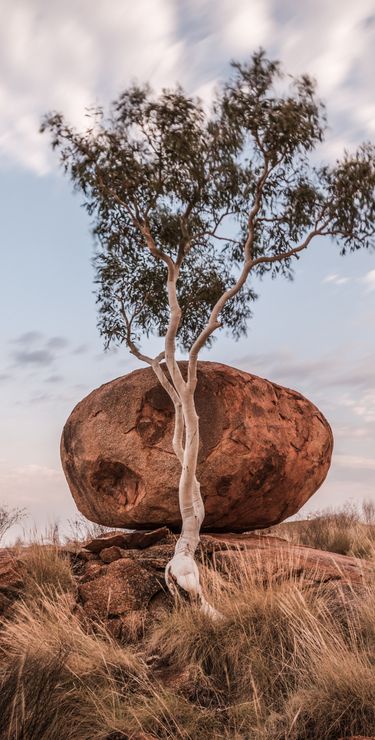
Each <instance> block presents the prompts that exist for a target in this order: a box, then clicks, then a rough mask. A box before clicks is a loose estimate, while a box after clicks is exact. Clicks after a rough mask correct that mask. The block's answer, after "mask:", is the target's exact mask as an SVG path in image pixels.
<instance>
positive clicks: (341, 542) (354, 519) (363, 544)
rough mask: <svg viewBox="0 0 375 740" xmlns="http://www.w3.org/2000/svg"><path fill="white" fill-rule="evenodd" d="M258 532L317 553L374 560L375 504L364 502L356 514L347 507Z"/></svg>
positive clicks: (355, 510)
mask: <svg viewBox="0 0 375 740" xmlns="http://www.w3.org/2000/svg"><path fill="white" fill-rule="evenodd" d="M262 532H266V533H267V532H269V533H271V534H275V535H279V536H281V537H285V538H286V539H288V540H289V541H290V542H292V543H293V544H301V545H307V546H309V547H314V548H316V549H318V550H329V551H330V552H336V553H339V554H341V555H352V556H354V557H359V558H366V559H375V503H374V502H372V501H365V502H364V503H363V505H362V508H361V509H360V510H359V509H358V508H356V507H355V506H353V505H351V504H347V505H346V506H344V507H343V508H342V509H340V510H338V511H337V510H334V509H324V510H322V511H317V512H315V513H313V514H311V515H310V516H309V517H308V518H307V519H301V520H298V518H297V519H296V520H294V521H291V522H283V523H282V524H278V525H276V526H274V527H270V528H269V529H266V530H262Z"/></svg>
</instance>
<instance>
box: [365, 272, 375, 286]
mask: <svg viewBox="0 0 375 740" xmlns="http://www.w3.org/2000/svg"><path fill="white" fill-rule="evenodd" d="M362 282H363V283H364V285H365V286H366V288H367V290H369V291H370V290H375V270H370V271H369V272H368V273H367V275H365V276H364V277H363V278H362Z"/></svg>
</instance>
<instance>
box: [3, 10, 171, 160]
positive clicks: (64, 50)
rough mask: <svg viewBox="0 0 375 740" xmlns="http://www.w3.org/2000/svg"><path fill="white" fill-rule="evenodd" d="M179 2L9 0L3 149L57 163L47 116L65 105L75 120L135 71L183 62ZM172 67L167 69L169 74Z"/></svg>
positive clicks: (10, 155) (14, 156) (146, 74)
mask: <svg viewBox="0 0 375 740" xmlns="http://www.w3.org/2000/svg"><path fill="white" fill-rule="evenodd" d="M172 31H173V5H172V3H171V2H169V1H168V0H154V2H153V3H152V13H150V3H149V0H137V2H136V3H134V4H129V3H124V2H123V0H111V4H110V8H109V7H108V4H107V3H106V2H105V0H97V2H95V3H92V2H90V0H80V2H79V3H76V2H74V0H66V2H64V3H58V2H56V1H55V2H53V0H52V2H50V3H46V2H45V1H44V0H34V1H33V2H32V3H30V2H29V1H28V0H18V2H17V3H14V2H13V0H3V2H2V3H1V10H0V62H1V68H2V83H1V87H0V120H1V130H2V132H3V133H2V135H1V137H0V151H1V152H2V155H3V158H4V159H5V161H8V164H14V163H19V164H21V165H22V166H24V167H27V168H29V169H32V170H34V171H35V172H37V173H38V174H45V173H46V172H48V170H49V168H50V161H51V159H50V155H49V146H48V142H47V140H46V137H41V136H40V135H39V133H38V130H39V125H40V120H41V117H42V115H43V114H44V113H45V112H47V111H48V110H53V109H61V110H63V111H64V112H65V114H66V116H67V118H68V119H69V120H70V121H71V122H72V123H73V124H75V125H77V126H80V127H83V126H84V125H85V123H86V119H85V108H87V107H88V106H89V105H91V104H92V103H95V101H96V100H98V98H100V99H101V98H102V97H104V99H105V100H106V101H108V100H110V99H111V98H112V97H114V95H115V94H116V93H117V91H118V89H120V88H121V87H123V86H124V84H126V83H128V82H129V81H130V80H131V79H132V78H133V77H134V76H135V75H137V76H138V75H139V77H140V78H141V79H142V78H146V79H148V78H150V77H153V78H154V79H155V80H158V78H159V77H160V71H161V72H162V75H161V76H162V77H163V76H164V77H165V73H166V74H167V75H168V74H169V73H170V71H171V69H173V68H174V67H175V65H176V62H177V58H176V54H174V53H173V47H174V39H173V37H172ZM163 68H164V73H163Z"/></svg>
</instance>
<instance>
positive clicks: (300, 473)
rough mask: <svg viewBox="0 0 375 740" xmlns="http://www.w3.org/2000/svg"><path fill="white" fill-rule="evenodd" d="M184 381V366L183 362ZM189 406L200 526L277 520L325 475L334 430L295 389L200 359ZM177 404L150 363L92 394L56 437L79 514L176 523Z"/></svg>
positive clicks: (102, 519)
mask: <svg viewBox="0 0 375 740" xmlns="http://www.w3.org/2000/svg"><path fill="white" fill-rule="evenodd" d="M179 367H180V369H181V371H182V375H183V376H184V377H185V378H186V373H187V363H179ZM195 404H196V409H197V413H198V416H199V430H200V442H199V452H198V469H197V479H198V480H199V481H200V485H201V493H202V497H203V501H204V505H205V511H206V515H205V519H204V522H203V527H202V528H203V530H205V531H210V530H211V531H212V530H216V531H218V530H221V531H237V532H241V531H245V530H250V529H256V528H260V527H267V526H270V525H272V524H276V523H278V522H280V521H283V520H284V519H286V518H287V517H288V516H291V515H292V514H294V513H295V512H297V511H298V510H299V508H300V507H301V506H302V505H303V504H304V503H305V502H306V501H307V500H308V499H309V498H310V496H311V495H312V494H313V493H314V492H315V491H316V490H317V489H318V488H319V486H320V485H321V484H322V482H323V481H324V479H325V477H326V475H327V472H328V469H329V465H330V461H331V454H332V447H333V438H332V432H331V429H330V426H329V424H328V422H327V421H326V419H325V418H324V416H323V415H322V414H321V412H320V411H319V410H318V409H317V407H316V406H314V405H313V404H312V403H311V402H310V401H308V400H307V399H306V398H304V397H303V396H302V395H301V394H300V393H297V392H296V391H293V390H290V389H288V388H283V387H282V386H279V385H276V384H275V383H271V382H270V381H268V380H264V379H262V378H259V377H257V376H254V375H250V374H249V373H246V372H243V371H241V370H236V369H234V368H231V367H228V366H226V365H222V364H218V363H213V362H200V363H199V365H198V382H197V388H196V392H195ZM174 417H175V409H174V406H173V403H172V401H171V399H170V398H169V396H168V395H167V393H166V391H165V390H164V389H163V388H162V387H161V385H160V383H159V381H158V379H157V377H156V376H155V373H154V371H153V369H152V368H146V369H142V370H136V371H134V372H133V373H130V374H129V375H126V376H124V377H122V378H118V379H117V380H114V381H111V382H110V383H107V384H105V385H103V386H101V387H100V388H98V389H96V390H95V391H93V392H92V393H91V394H90V395H89V396H87V397H86V398H85V399H83V400H82V401H81V402H80V403H79V404H78V405H77V406H76V408H75V409H74V410H73V412H72V413H71V415H70V417H69V419H68V420H67V422H66V424H65V427H64V430H63V435H62V442H61V458H62V464H63V468H64V471H65V475H66V478H67V481H68V484H69V487H70V490H71V492H72V494H73V497H74V499H75V501H76V503H77V506H78V508H79V509H80V511H81V512H82V513H83V514H84V515H85V516H86V517H88V518H89V519H91V520H92V521H96V522H99V523H102V524H106V525H108V526H124V527H129V528H134V529H146V528H152V527H159V526H161V525H167V526H169V527H170V528H172V529H173V530H175V531H178V530H180V528H181V514H180V508H179V499H178V488H179V479H180V475H181V464H180V462H179V460H178V459H177V457H176V455H175V453H174V451H173V446H172V439H173V434H174Z"/></svg>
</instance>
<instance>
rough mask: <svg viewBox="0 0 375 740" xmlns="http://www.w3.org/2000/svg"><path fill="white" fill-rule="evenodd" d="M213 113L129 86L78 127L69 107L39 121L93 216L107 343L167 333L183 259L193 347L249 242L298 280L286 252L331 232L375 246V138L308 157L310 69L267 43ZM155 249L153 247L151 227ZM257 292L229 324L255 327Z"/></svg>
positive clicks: (260, 263) (312, 139) (314, 109)
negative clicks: (278, 55)
mask: <svg viewBox="0 0 375 740" xmlns="http://www.w3.org/2000/svg"><path fill="white" fill-rule="evenodd" d="M232 69H233V75H232V78H231V79H230V80H229V81H228V82H227V83H225V84H223V85H222V86H221V88H220V89H218V90H217V92H216V97H215V100H214V103H213V106H212V109H211V111H210V112H208V113H207V112H206V111H205V109H204V107H203V105H202V102H201V101H200V100H199V99H193V98H191V97H189V96H188V95H186V94H185V93H184V91H183V90H182V88H181V87H179V86H177V87H176V88H175V89H174V90H163V91H162V92H161V94H160V95H159V96H155V95H153V93H152V91H151V90H150V88H149V87H148V86H147V85H145V86H139V85H136V84H133V85H131V86H130V87H129V88H128V89H127V90H125V91H124V92H123V93H122V94H121V95H120V96H119V98H118V99H117V100H116V101H115V102H114V103H113V105H112V108H111V110H110V113H109V115H108V116H105V115H104V113H103V110H102V109H101V108H96V109H93V110H91V111H90V112H89V117H90V119H91V127H90V128H89V129H88V130H87V131H86V132H84V133H80V132H78V131H76V130H75V129H73V128H72V127H71V126H69V125H68V124H67V123H66V122H65V119H64V117H63V116H62V115H61V114H60V113H54V114H50V115H48V116H47V117H46V118H45V120H44V122H43V125H42V130H43V131H44V130H48V131H49V132H50V133H51V134H52V146H53V147H54V148H57V149H58V150H59V152H60V157H61V162H62V165H63V167H64V168H65V170H66V172H67V173H68V174H69V176H70V177H71V179H72V181H73V183H74V186H75V188H76V189H77V190H78V191H80V192H82V193H83V195H84V198H85V206H86V208H87V210H88V212H89V214H90V215H91V217H92V219H93V233H94V236H95V238H96V243H97V253H96V257H95V260H94V264H95V269H96V284H97V300H98V305H99V329H100V331H101V333H102V335H103V336H104V338H105V342H106V345H107V346H108V345H109V344H110V343H111V342H116V343H121V342H122V341H126V339H127V337H129V335H130V336H131V337H132V338H133V339H137V338H138V337H139V335H140V334H142V333H146V334H147V335H148V334H149V333H150V332H157V333H159V334H160V335H163V334H165V332H166V328H167V323H168V317H169V309H168V300H167V294H166V281H167V268H166V264H165V262H163V261H161V260H160V251H162V252H163V253H164V254H165V255H168V256H169V257H171V258H172V259H173V260H174V262H175V263H176V264H178V265H180V267H181V269H180V276H179V280H178V285H177V292H178V298H179V301H180V304H181V309H182V319H181V323H180V328H179V333H178V341H179V342H180V345H182V346H183V347H184V348H188V347H189V346H190V345H191V343H192V341H194V339H195V338H196V336H197V334H198V333H199V332H200V331H201V330H202V328H203V327H204V326H205V324H206V322H207V319H208V317H209V314H210V312H211V310H212V308H213V306H214V305H215V303H216V301H217V300H218V298H219V297H220V295H221V294H222V293H223V292H224V290H225V289H227V288H229V287H231V286H232V285H233V284H234V283H235V281H236V279H237V278H238V274H239V269H240V265H241V264H242V263H243V261H244V245H245V243H246V240H247V241H248V247H249V251H250V257H251V259H253V260H256V264H255V265H254V267H253V268H252V269H253V271H254V272H256V273H257V274H258V275H263V274H264V273H265V272H270V273H271V275H272V277H275V276H276V275H277V274H278V273H282V274H283V275H284V276H286V277H288V278H291V277H292V260H293V259H294V258H298V253H295V254H294V255H289V256H288V254H289V252H290V250H291V249H294V248H296V247H298V246H299V245H301V244H303V243H304V242H305V241H306V240H307V241H306V246H307V244H308V243H309V241H310V240H311V238H312V237H313V236H318V235H328V236H331V237H332V238H333V239H335V240H336V241H338V242H340V243H341V250H342V253H344V252H345V251H347V250H348V249H349V250H355V249H359V248H360V247H370V246H373V245H374V233H375V231H374V229H375V227H374V210H375V206H374V185H375V168H374V160H375V156H374V147H373V146H372V145H370V144H363V145H362V146H361V147H360V148H359V149H358V151H357V152H356V153H355V154H353V155H349V154H348V153H345V154H344V157H343V159H342V161H337V162H336V164H335V165H334V166H331V167H327V166H324V167H316V166H312V165H311V163H310V162H309V155H310V154H311V152H312V151H313V150H314V149H315V147H316V146H317V145H318V144H319V143H320V142H321V141H322V140H323V137H324V131H325V112H324V107H323V105H322V103H321V102H320V101H319V100H318V99H317V97H316V92H315V85H314V82H313V81H312V80H311V79H310V78H309V77H308V76H306V75H302V76H301V77H298V78H290V77H288V80H289V84H286V83H287V80H286V78H285V77H284V76H283V75H282V73H281V70H280V65H279V63H277V62H273V61H270V60H268V59H267V58H266V56H265V53H264V52H263V51H259V52H257V53H255V54H253V56H252V57H251V59H250V61H249V62H248V63H246V64H240V63H237V62H233V63H232ZM146 231H147V232H148V233H149V234H150V235H151V236H152V239H153V242H154V245H155V250H156V251H154V253H153V254H152V253H151V252H150V250H149V249H148V248H147V243H146V242H147V239H146V238H145V232H146ZM255 298H256V295H255V293H254V292H253V290H252V289H251V288H249V287H246V286H244V287H243V288H242V289H241V291H240V292H239V293H237V295H235V296H234V297H233V298H232V299H231V300H230V301H229V302H228V303H227V304H226V306H225V307H224V308H223V310H222V312H221V315H220V320H221V325H222V326H223V327H226V328H227V329H228V330H230V331H231V332H232V333H233V334H234V336H235V337H239V336H241V334H244V333H245V332H246V322H247V320H248V319H249V317H250V316H251V310H250V306H251V303H252V301H253V300H254V299H255Z"/></svg>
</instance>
